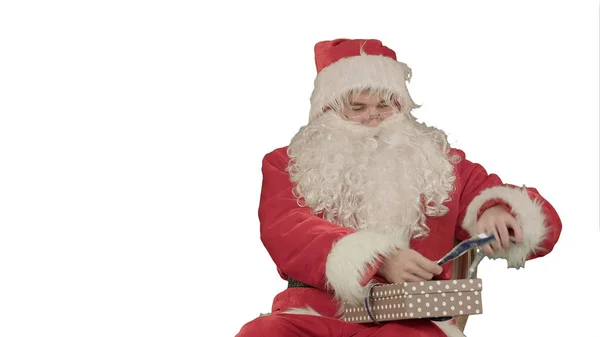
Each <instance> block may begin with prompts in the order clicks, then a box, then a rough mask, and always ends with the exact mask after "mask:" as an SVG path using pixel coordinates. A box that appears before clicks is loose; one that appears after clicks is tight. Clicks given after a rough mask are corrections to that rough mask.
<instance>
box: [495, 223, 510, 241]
mask: <svg viewBox="0 0 600 337" xmlns="http://www.w3.org/2000/svg"><path fill="white" fill-rule="evenodd" d="M507 221H508V220H507ZM496 229H497V230H498V235H499V236H500V241H499V242H500V243H501V246H502V248H510V241H509V237H508V228H506V224H503V223H498V224H497V226H496Z"/></svg>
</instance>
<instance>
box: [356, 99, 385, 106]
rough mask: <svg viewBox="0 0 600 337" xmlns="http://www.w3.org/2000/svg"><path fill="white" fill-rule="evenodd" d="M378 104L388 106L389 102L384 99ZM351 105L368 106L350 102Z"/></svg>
mask: <svg viewBox="0 0 600 337" xmlns="http://www.w3.org/2000/svg"><path fill="white" fill-rule="evenodd" d="M378 104H387V102H386V101H385V100H384V99H382V100H381V101H379V103H378ZM350 105H359V106H365V105H367V104H365V103H360V102H350Z"/></svg>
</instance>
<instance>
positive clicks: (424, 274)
mask: <svg viewBox="0 0 600 337" xmlns="http://www.w3.org/2000/svg"><path fill="white" fill-rule="evenodd" d="M406 271H407V272H409V273H411V274H413V275H415V276H418V277H420V278H422V279H424V280H431V279H432V278H433V274H432V273H430V272H428V271H427V270H425V269H423V268H421V267H419V266H418V265H416V264H410V265H407V266H406Z"/></svg>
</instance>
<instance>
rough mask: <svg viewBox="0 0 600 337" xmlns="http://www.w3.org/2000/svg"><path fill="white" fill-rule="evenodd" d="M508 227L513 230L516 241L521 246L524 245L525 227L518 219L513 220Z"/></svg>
mask: <svg viewBox="0 0 600 337" xmlns="http://www.w3.org/2000/svg"><path fill="white" fill-rule="evenodd" d="M508 226H509V227H510V228H512V230H513V235H514V237H515V241H517V243H519V244H520V243H523V227H522V226H521V224H520V223H519V222H517V220H516V219H511V220H510V222H509V224H508Z"/></svg>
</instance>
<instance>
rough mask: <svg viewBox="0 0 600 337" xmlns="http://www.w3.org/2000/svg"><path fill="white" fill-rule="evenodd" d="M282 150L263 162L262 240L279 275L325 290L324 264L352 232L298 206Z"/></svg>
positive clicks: (267, 157)
mask: <svg viewBox="0 0 600 337" xmlns="http://www.w3.org/2000/svg"><path fill="white" fill-rule="evenodd" d="M288 161H289V159H288V157H287V154H286V153H285V150H284V149H280V150H278V151H275V152H273V153H271V154H269V155H267V156H265V158H264V160H263V169H262V173H263V177H264V179H263V185H262V192H261V197H260V206H259V210H258V217H259V220H260V233H261V240H262V242H263V244H264V246H265V248H266V249H267V251H268V252H269V254H270V255H271V258H272V259H273V261H274V262H275V264H276V265H277V268H278V270H279V274H280V275H281V276H282V278H283V279H286V280H287V276H290V277H291V278H293V279H295V280H297V281H300V282H303V283H306V284H309V285H311V286H313V287H316V288H319V289H325V263H326V261H327V254H328V253H329V250H330V249H331V247H332V246H333V244H334V243H335V242H336V241H338V240H339V239H341V238H343V237H344V236H346V235H348V234H350V233H353V232H354V230H352V229H349V228H345V227H341V226H337V225H335V224H333V223H331V222H328V221H326V220H324V219H322V218H320V217H317V216H313V215H312V214H311V212H310V210H309V209H308V208H307V207H300V206H298V203H297V200H296V198H295V197H294V195H293V194H292V188H293V185H292V182H291V181H290V176H289V174H288V173H287V172H286V171H285V168H286V167H287V165H288Z"/></svg>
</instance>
